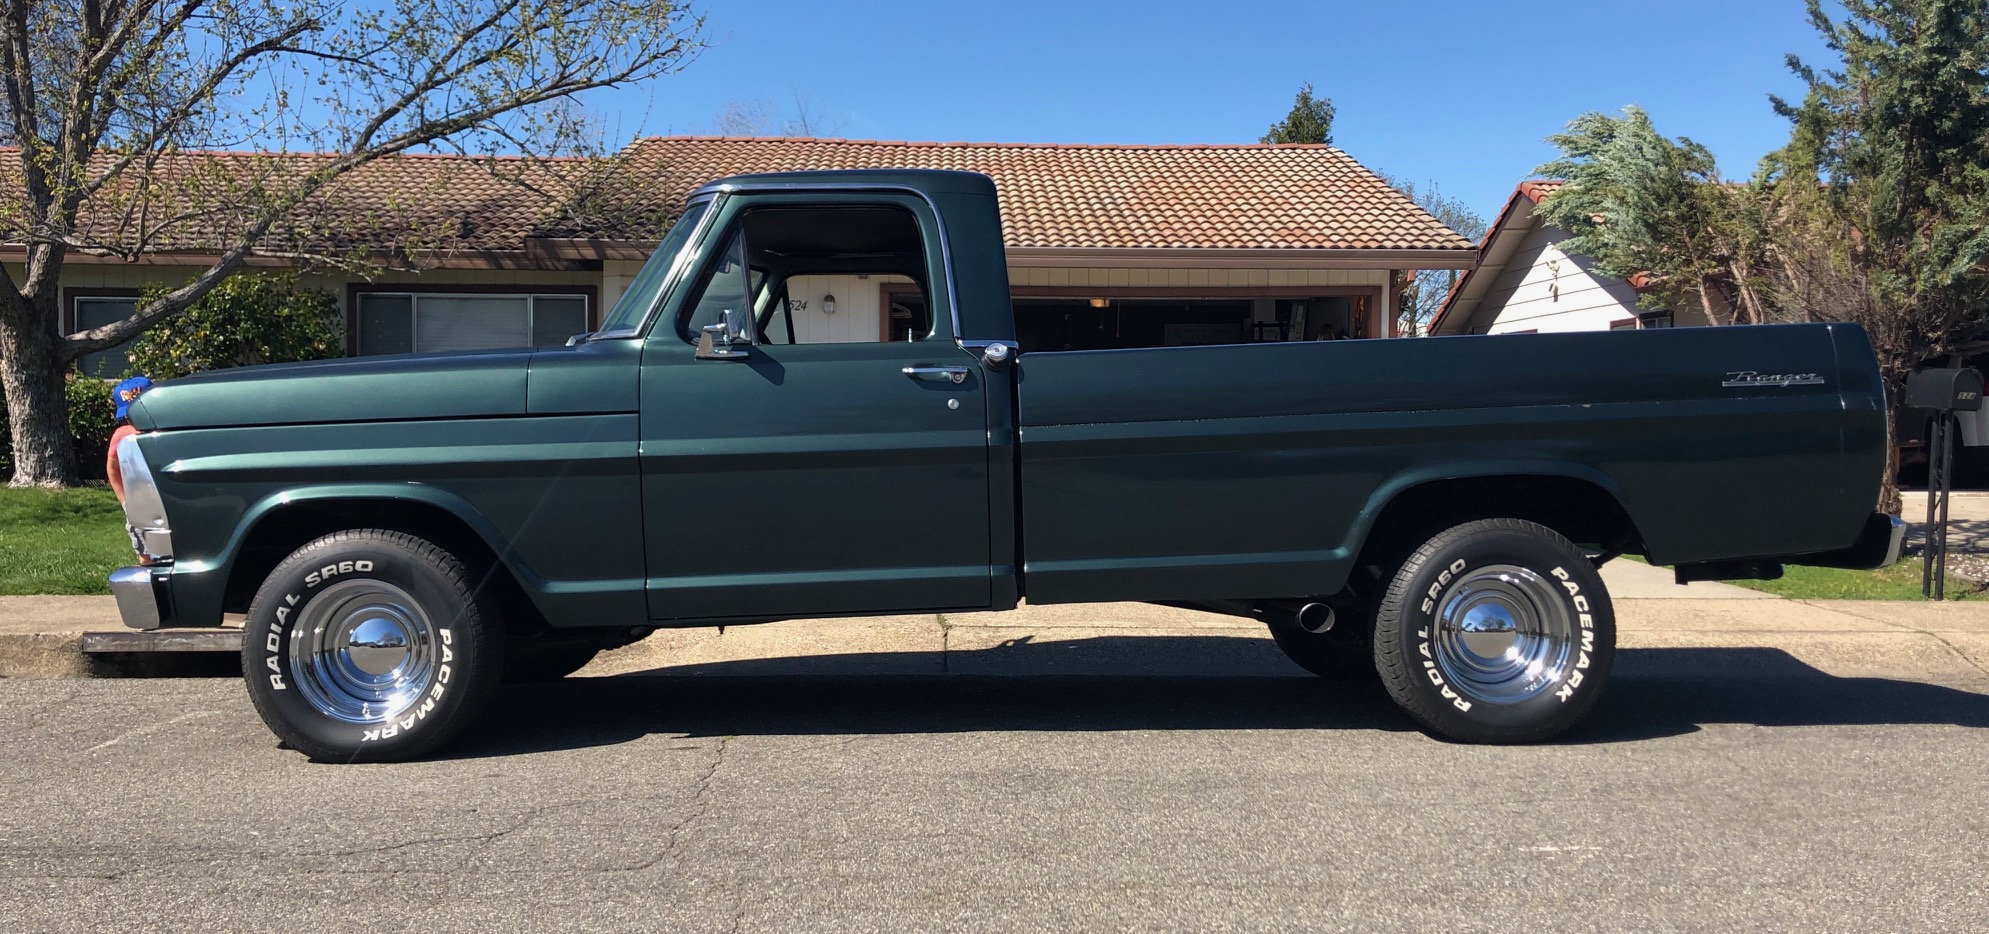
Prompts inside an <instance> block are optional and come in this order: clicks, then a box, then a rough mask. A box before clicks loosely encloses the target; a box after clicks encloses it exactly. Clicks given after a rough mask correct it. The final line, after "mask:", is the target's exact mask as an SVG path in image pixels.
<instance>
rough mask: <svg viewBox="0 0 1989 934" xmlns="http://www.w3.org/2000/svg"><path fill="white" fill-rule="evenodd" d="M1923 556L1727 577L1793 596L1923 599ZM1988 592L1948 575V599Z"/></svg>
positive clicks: (1750, 586) (1743, 584)
mask: <svg viewBox="0 0 1989 934" xmlns="http://www.w3.org/2000/svg"><path fill="white" fill-rule="evenodd" d="M1920 568H1921V564H1920V559H1919V558H1907V559H1905V560H1903V561H1900V562H1899V563H1898V564H1895V565H1893V566H1892V567H1889V568H1880V569H1878V570H1876V571H1846V570H1844V569H1842V568H1806V567H1798V566H1796V565H1793V564H1792V565H1789V566H1788V568H1787V569H1786V570H1785V571H1784V573H1783V574H1782V579H1781V580H1773V581H1727V583H1729V584H1733V585H1734V586H1737V587H1746V588H1747V589H1749V590H1759V591H1762V592H1763V593H1772V594H1774V595H1775V596H1778V597H1788V598H1789V599H1791V600H1923V599H1926V598H1924V597H1922V596H1920ZM1985 598H1989V594H1981V593H1977V592H1976V591H1975V585H1974V584H1972V583H1970V582H1968V581H1966V580H1963V579H1961V578H1959V577H1956V576H1954V575H1952V574H1950V575H1948V599H1949V600H1965V599H1976V600H1980V599H1985Z"/></svg>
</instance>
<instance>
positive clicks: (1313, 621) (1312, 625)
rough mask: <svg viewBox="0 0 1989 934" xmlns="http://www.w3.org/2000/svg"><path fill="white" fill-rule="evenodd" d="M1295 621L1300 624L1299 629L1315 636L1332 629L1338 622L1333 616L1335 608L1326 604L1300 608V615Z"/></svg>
mask: <svg viewBox="0 0 1989 934" xmlns="http://www.w3.org/2000/svg"><path fill="white" fill-rule="evenodd" d="M1293 619H1294V621H1296V622H1297V623H1298V628H1300V629H1303V630H1305V631H1306V632H1310V633H1315V634H1316V633H1322V632H1326V631H1328V630H1330V629H1332V628H1333V624H1334V623H1335V622H1337V621H1338V620H1337V618H1336V617H1335V616H1334V614H1333V608H1332V607H1330V606H1327V605H1326V604H1324V603H1308V604H1306V605H1304V606H1302V607H1299V608H1298V615H1297V616H1294V617H1293Z"/></svg>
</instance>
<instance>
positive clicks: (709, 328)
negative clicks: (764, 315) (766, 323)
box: [697, 308, 753, 360]
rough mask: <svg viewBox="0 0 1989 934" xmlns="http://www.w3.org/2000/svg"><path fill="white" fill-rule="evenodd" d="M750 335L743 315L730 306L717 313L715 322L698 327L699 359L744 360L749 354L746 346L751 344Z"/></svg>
mask: <svg viewBox="0 0 1989 934" xmlns="http://www.w3.org/2000/svg"><path fill="white" fill-rule="evenodd" d="M752 343H753V340H752V335H751V334H749V333H748V332H747V326H746V322H745V316H744V315H741V314H739V313H738V312H737V311H734V310H732V309H730V308H727V309H725V310H724V311H722V312H720V313H719V316H718V323H717V324H707V325H705V326H704V327H702V328H700V329H699V333H698V353H697V358H698V359H699V360H744V359H746V358H747V357H748V356H751V352H750V351H748V350H747V349H746V348H747V347H750V346H752Z"/></svg>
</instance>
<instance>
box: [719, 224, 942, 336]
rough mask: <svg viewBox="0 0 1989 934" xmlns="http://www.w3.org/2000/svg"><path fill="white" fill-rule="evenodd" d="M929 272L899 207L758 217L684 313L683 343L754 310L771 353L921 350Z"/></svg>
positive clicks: (918, 238)
mask: <svg viewBox="0 0 1989 934" xmlns="http://www.w3.org/2000/svg"><path fill="white" fill-rule="evenodd" d="M926 268H927V267H926V252H925V245H924V238H923V235H922V233H921V231H920V229H919V221H918V218H917V217H916V216H915V215H913V213H912V212H911V211H909V210H906V209H904V208H902V207H897V206H893V205H879V204H864V205H819V206H818V205H809V206H792V207H763V208H752V209H749V210H747V211H746V212H745V213H744V214H742V215H741V216H740V218H739V219H738V220H737V221H735V222H734V225H733V232H732V233H731V235H730V238H729V239H728V240H727V241H726V247H725V250H724V251H723V252H722V253H721V254H720V255H719V257H718V258H717V259H716V260H715V261H714V263H713V265H712V268H711V269H710V270H708V271H707V272H706V273H705V280H704V282H703V283H702V285H701V287H700V288H699V290H698V291H696V292H694V293H693V294H694V295H695V296H696V297H695V298H694V299H693V300H692V301H691V302H689V303H688V304H687V305H686V308H685V312H684V313H683V316H682V318H681V319H680V320H681V330H682V336H683V337H684V339H685V340H689V341H695V340H696V338H697V335H698V332H699V329H701V328H703V327H705V326H707V325H710V324H715V323H717V322H718V320H719V316H720V315H721V314H722V313H723V312H724V310H725V309H727V308H735V309H740V310H742V311H744V310H749V309H750V311H751V312H752V315H753V321H754V333H755V334H757V335H764V341H765V342H766V343H769V344H850V343H877V342H880V341H897V342H903V341H917V340H924V339H926V338H928V337H931V336H932V333H933V316H932V310H931V309H932V304H931V301H930V300H929V298H928V294H929V292H928V290H927V288H926V285H925V282H926V277H927V273H926ZM742 270H743V272H742Z"/></svg>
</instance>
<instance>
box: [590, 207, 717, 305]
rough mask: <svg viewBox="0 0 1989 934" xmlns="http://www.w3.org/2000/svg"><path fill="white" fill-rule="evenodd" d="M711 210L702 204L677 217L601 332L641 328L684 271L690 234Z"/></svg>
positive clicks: (624, 293)
mask: <svg viewBox="0 0 1989 934" xmlns="http://www.w3.org/2000/svg"><path fill="white" fill-rule="evenodd" d="M710 207H711V202H709V201H699V202H697V203H696V204H693V205H691V206H690V207H688V208H685V209H684V214H683V216H682V217H679V218H677V223H676V224H675V225H674V226H672V227H671V228H670V232H669V233H667V234H664V235H663V243H662V244H661V245H659V246H658V247H657V248H656V252H654V253H651V254H650V255H649V262H646V263H643V264H642V271H641V272H638V273H636V274H635V280H634V281H632V282H630V283H629V284H628V288H627V289H624V290H623V291H622V297H621V298H620V299H619V300H617V301H616V302H615V307H614V308H613V309H612V310H610V311H609V312H608V316H607V317H606V318H605V319H603V320H602V321H601V330H602V331H624V330H628V329H630V328H637V327H641V326H642V321H643V319H644V318H647V317H649V312H650V310H651V309H653V308H655V307H656V302H657V300H658V299H660V298H662V297H663V290H664V289H665V288H667V287H668V286H669V285H670V283H671V282H672V281H674V280H675V279H676V278H677V275H678V274H679V273H681V272H682V269H681V268H680V267H682V266H683V265H684V263H685V261H687V260H688V259H689V257H687V256H684V255H683V253H684V247H685V246H686V245H688V244H689V243H690V240H691V232H692V231H694V230H696V229H697V226H698V221H699V220H702V219H703V218H704V212H705V211H706V210H708V209H709V208H710Z"/></svg>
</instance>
